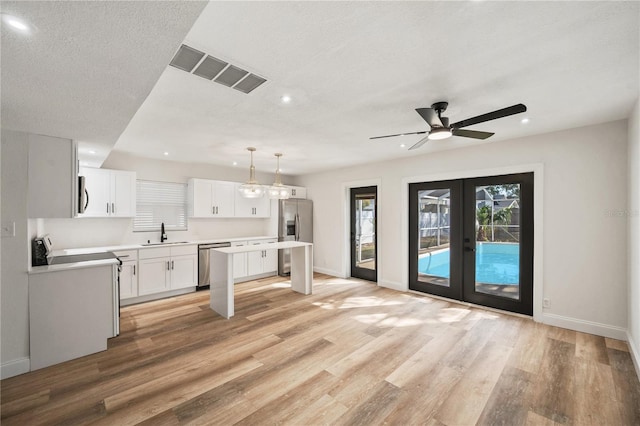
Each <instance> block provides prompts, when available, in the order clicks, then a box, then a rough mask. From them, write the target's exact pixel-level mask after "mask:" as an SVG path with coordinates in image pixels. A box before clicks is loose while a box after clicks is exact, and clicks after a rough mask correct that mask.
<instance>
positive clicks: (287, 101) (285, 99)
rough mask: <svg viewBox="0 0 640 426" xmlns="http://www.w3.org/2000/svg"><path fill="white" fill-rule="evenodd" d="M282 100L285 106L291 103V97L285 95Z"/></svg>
mask: <svg viewBox="0 0 640 426" xmlns="http://www.w3.org/2000/svg"><path fill="white" fill-rule="evenodd" d="M280 99H281V100H282V103H283V104H288V103H289V102H291V96H289V95H284V96H283V97H282V98H280Z"/></svg>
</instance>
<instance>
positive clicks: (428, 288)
mask: <svg viewBox="0 0 640 426" xmlns="http://www.w3.org/2000/svg"><path fill="white" fill-rule="evenodd" d="M505 182H508V183H519V184H520V204H521V207H522V208H521V209H520V286H519V289H520V295H519V299H518V300H515V299H510V298H506V297H500V296H496V295H490V294H485V293H481V292H477V291H476V290H475V239H476V234H475V225H476V212H475V209H476V207H475V198H476V197H475V189H476V186H482V185H498V184H500V183H505ZM533 182H534V174H533V172H527V173H516V174H508V175H496V176H486V177H478V178H464V179H456V180H447V181H435V182H422V183H411V184H409V265H408V266H409V289H410V290H417V291H420V292H423V293H430V294H435V295H438V296H443V297H447V298H451V299H456V300H461V301H465V302H470V303H474V304H478V305H483V306H487V307H492V308H497V309H502V310H506V311H510V312H516V313H521V314H525V315H533V251H534V223H533V220H534V217H533V215H534V204H533V202H534V191H533ZM444 188H451V190H452V192H451V213H452V217H451V228H450V229H451V241H450V262H451V273H450V282H449V287H446V286H440V285H436V284H429V283H425V282H423V281H418V279H417V277H418V275H417V270H418V255H417V254H418V232H417V230H418V223H417V222H418V215H417V214H416V213H417V211H418V197H417V194H418V191H420V190H425V189H444ZM455 224H457V225H458V226H454V225H455ZM456 228H457V229H458V232H456ZM471 242H473V243H472V245H473V247H472V246H471V245H470V244H471ZM465 249H466V250H465Z"/></svg>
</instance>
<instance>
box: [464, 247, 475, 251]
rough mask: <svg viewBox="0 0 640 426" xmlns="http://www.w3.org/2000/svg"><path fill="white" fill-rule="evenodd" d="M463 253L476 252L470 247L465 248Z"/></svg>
mask: <svg viewBox="0 0 640 426" xmlns="http://www.w3.org/2000/svg"><path fill="white" fill-rule="evenodd" d="M464 251H476V249H474V248H471V247H465V248H464Z"/></svg>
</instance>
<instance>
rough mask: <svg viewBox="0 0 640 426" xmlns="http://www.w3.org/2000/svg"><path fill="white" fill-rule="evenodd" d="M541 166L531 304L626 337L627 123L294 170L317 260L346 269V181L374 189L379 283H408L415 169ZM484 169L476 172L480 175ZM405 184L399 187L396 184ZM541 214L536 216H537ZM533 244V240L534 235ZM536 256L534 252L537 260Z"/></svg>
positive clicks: (568, 322) (420, 172)
mask: <svg viewBox="0 0 640 426" xmlns="http://www.w3.org/2000/svg"><path fill="white" fill-rule="evenodd" d="M534 163H541V164H542V165H543V168H544V184H543V193H542V201H543V209H542V212H541V216H542V218H543V219H544V228H543V238H542V240H543V241H542V244H543V247H542V249H543V250H542V251H538V252H539V253H541V257H542V265H543V267H544V269H543V275H542V285H541V291H538V292H537V293H536V294H534V297H535V298H536V300H537V303H540V304H541V301H542V299H543V298H548V299H549V300H550V301H551V306H550V308H548V309H545V310H544V315H543V317H542V318H537V319H538V320H542V321H545V322H547V323H553V324H556V325H562V326H565V327H570V328H574V329H578V330H583V331H589V332H592V333H596V334H602V335H608V336H611V337H617V338H626V333H625V330H626V327H627V301H626V297H627V247H626V240H627V234H626V230H627V223H626V217H621V216H619V215H618V213H617V212H618V211H620V210H624V209H625V208H626V204H627V122H626V121H617V122H613V123H606V124H602V125H596V126H590V127H584V128H578V129H571V130H566V131H561V132H555V133H551V134H546V135H538V136H532V137H526V138H521V139H514V140H509V141H502V142H496V143H489V144H478V145H475V146H474V145H471V146H470V147H468V148H464V149H457V150H449V151H441V152H437V153H429V154H425V155H420V153H419V152H417V153H416V156H415V157H413V158H410V159H401V160H393V161H386V162H382V163H377V164H368V165H363V166H358V167H352V168H348V169H340V170H333V171H330V172H327V173H318V174H313V175H306V176H301V177H300V178H298V180H297V182H296V184H299V185H302V186H306V187H307V190H308V192H307V194H308V196H309V198H312V199H313V201H314V210H315V213H314V226H315V229H314V236H315V241H314V245H315V247H314V266H315V267H316V268H317V270H319V271H323V272H328V273H333V274H336V275H344V274H345V271H346V268H345V265H346V264H345V262H346V260H345V259H347V258H348V256H349V253H348V252H347V248H346V247H347V244H346V241H347V238H348V234H347V232H346V229H347V226H346V223H345V217H346V215H345V211H346V210H345V209H346V208H347V204H346V201H345V197H346V191H345V190H344V188H345V186H352V185H350V184H349V182H354V181H376V180H379V181H380V182H381V184H380V187H379V188H378V194H379V201H378V203H379V211H378V245H379V252H378V256H379V257H378V260H379V271H378V272H379V275H378V277H379V278H378V280H379V283H381V284H383V285H388V286H390V287H395V288H402V289H406V288H407V287H408V283H407V282H406V278H404V279H403V274H404V276H405V277H406V269H407V267H408V266H407V264H408V260H407V258H406V252H407V250H406V247H404V246H405V245H407V243H406V241H407V237H406V236H407V232H408V230H407V229H406V225H405V226H403V223H406V216H407V206H406V200H403V194H405V195H404V197H405V198H406V182H407V181H408V180H412V179H414V178H416V177H420V176H435V175H447V176H455V175H456V174H458V175H460V176H465V177H469V176H470V175H473V172H471V174H470V171H481V170H487V169H495V170H500V169H505V168H513V167H516V168H517V167H518V166H521V165H525V164H534ZM479 173H480V174H477V175H478V176H479V175H482V172H479ZM403 182H405V184H403ZM539 219H540V218H539ZM538 244H540V242H539V241H538ZM537 262H538V263H539V262H540V259H539V258H538V259H537Z"/></svg>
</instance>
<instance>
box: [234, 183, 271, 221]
mask: <svg viewBox="0 0 640 426" xmlns="http://www.w3.org/2000/svg"><path fill="white" fill-rule="evenodd" d="M240 185H242V184H241V183H236V184H235V185H234V188H235V190H234V193H235V213H236V214H235V216H236V217H256V218H265V217H269V216H271V200H270V199H269V197H267V196H264V197H262V198H244V197H243V196H242V195H240V192H239V191H238V189H239V188H240Z"/></svg>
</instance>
